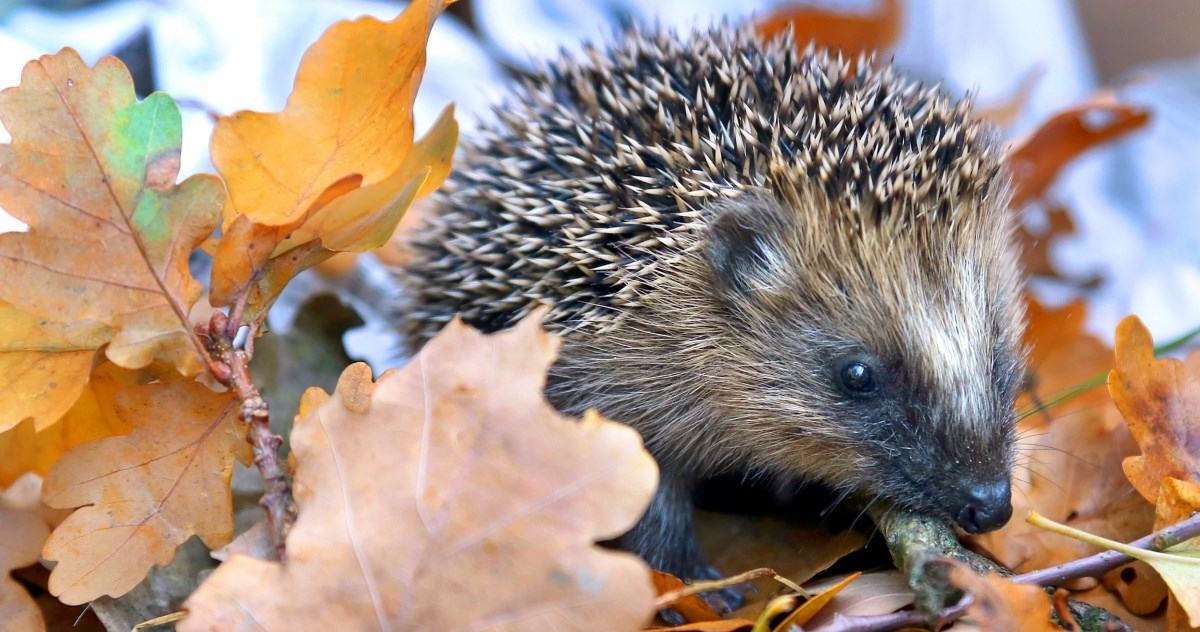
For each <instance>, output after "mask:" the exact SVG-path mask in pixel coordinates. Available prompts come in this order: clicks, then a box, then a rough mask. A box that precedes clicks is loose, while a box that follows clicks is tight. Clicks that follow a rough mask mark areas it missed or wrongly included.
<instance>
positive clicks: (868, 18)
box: [755, 0, 902, 59]
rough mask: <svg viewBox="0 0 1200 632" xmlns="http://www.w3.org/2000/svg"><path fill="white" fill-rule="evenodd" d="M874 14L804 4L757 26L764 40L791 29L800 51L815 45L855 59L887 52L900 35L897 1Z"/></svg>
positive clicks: (883, 0)
mask: <svg viewBox="0 0 1200 632" xmlns="http://www.w3.org/2000/svg"><path fill="white" fill-rule="evenodd" d="M878 4H880V5H881V6H880V7H879V9H878V10H877V11H876V12H875V13H868V14H862V15H854V14H851V13H846V12H841V11H829V10H823V9H818V8H814V7H811V6H808V5H806V4H799V3H797V4H791V5H785V6H783V7H780V8H779V9H776V10H775V11H774V12H772V13H771V14H769V15H767V16H766V17H765V18H763V19H761V20H759V21H758V22H757V23H756V25H755V26H756V27H757V29H758V32H759V34H761V35H762V36H763V37H765V38H768V39H769V38H772V37H775V36H776V35H778V34H780V33H783V32H785V31H787V30H788V29H789V28H790V29H793V31H794V32H795V34H796V45H797V46H799V47H800V48H804V47H806V46H808V44H809V42H815V43H816V44H817V45H818V46H820V47H822V48H828V49H830V50H835V51H841V52H842V54H843V55H845V56H846V57H847V58H850V59H854V58H856V57H858V56H859V55H860V54H863V53H873V52H875V51H879V50H886V49H888V48H890V47H891V46H892V45H893V44H895V43H896V39H897V38H898V37H899V36H900V22H901V17H902V16H901V11H900V0H881V1H880V2H879V3H878Z"/></svg>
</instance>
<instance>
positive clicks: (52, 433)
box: [0, 362, 142, 486]
mask: <svg viewBox="0 0 1200 632" xmlns="http://www.w3.org/2000/svg"><path fill="white" fill-rule="evenodd" d="M141 374H142V372H141V371H129V370H128V369H122V368H120V367H118V366H117V365H115V364H113V363H111V362H105V363H104V364H101V365H100V366H99V367H96V369H95V370H94V371H92V374H91V376H90V378H89V377H88V375H87V374H86V373H85V374H84V377H83V380H85V381H84V382H81V383H83V384H84V389H83V392H82V393H81V394H80V395H79V397H78V398H77V399H76V400H75V404H74V405H72V406H71V408H70V409H69V410H67V412H66V413H65V414H63V415H62V416H61V417H60V418H59V419H57V420H56V421H55V422H54V423H52V424H50V425H49V426H47V427H46V428H42V429H40V430H39V429H37V427H36V424H35V423H34V421H33V420H31V419H27V420H26V421H24V422H22V423H20V424H17V426H16V427H14V428H11V429H9V430H8V431H7V432H2V433H0V486H3V485H9V484H11V483H12V482H13V481H15V480H16V479H17V478H18V477H20V476H21V475H22V474H24V473H26V472H35V473H37V474H40V475H45V474H46V473H47V472H49V471H50V468H51V466H53V465H54V464H55V463H56V462H57V461H58V459H59V458H60V457H61V456H62V455H63V454H65V453H66V452H67V451H68V450H70V449H72V448H74V447H75V446H77V445H83V444H84V443H87V442H89V441H96V440H98V439H103V438H105V437H112V436H116V435H122V434H126V433H128V432H129V431H130V430H132V429H133V428H132V427H131V426H130V425H129V424H128V423H126V422H125V421H123V420H122V419H121V418H120V417H119V416H118V415H117V411H116V408H115V406H114V404H113V398H114V397H115V396H116V394H117V393H118V392H119V391H120V390H121V389H124V388H128V387H131V386H134V385H136V384H137V383H138V381H139V378H140V377H141Z"/></svg>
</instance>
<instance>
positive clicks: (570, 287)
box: [397, 25, 1025, 580]
mask: <svg viewBox="0 0 1200 632" xmlns="http://www.w3.org/2000/svg"><path fill="white" fill-rule="evenodd" d="M496 112H497V115H498V119H499V122H498V123H497V124H495V125H494V126H493V127H491V128H490V129H487V130H485V131H484V132H482V134H481V135H480V137H479V138H477V139H476V141H475V142H474V143H473V144H472V145H470V146H469V147H468V150H467V151H466V155H465V158H464V159H463V160H462V161H461V163H460V164H459V165H457V167H456V169H455V171H454V173H453V174H452V175H451V177H450V180H449V185H448V187H447V189H446V192H445V193H444V195H443V197H442V199H441V203H440V208H439V210H438V211H437V212H435V213H433V214H431V216H430V217H429V218H428V219H427V220H426V223H425V226H424V227H423V228H422V229H421V231H420V232H419V233H418V235H417V237H416V238H415V239H414V240H413V243H412V248H413V250H414V253H415V258H414V261H413V262H412V263H411V264H410V266H408V267H407V268H406V269H403V270H399V271H398V272H397V274H398V277H399V279H400V283H401V285H402V287H403V289H404V293H403V299H402V304H401V305H400V306H399V309H398V311H397V314H398V316H397V318H398V322H399V325H398V326H399V328H400V329H401V331H402V332H403V333H404V334H405V335H406V337H407V339H408V340H409V342H410V344H411V345H412V347H413V349H416V348H417V347H419V346H420V345H421V344H422V343H424V342H425V341H426V340H428V339H429V338H430V337H432V336H433V335H434V334H435V333H436V332H437V331H438V330H439V329H440V328H441V327H442V326H444V325H445V324H446V323H447V322H449V321H450V320H451V319H452V318H453V317H454V315H455V314H461V315H462V318H463V319H464V320H465V321H466V322H468V323H470V324H471V325H474V326H476V327H478V328H481V329H483V330H485V331H495V330H498V329H502V328H504V327H506V326H509V325H511V324H513V323H514V322H515V321H516V320H518V319H520V318H521V317H522V316H524V315H525V314H527V313H529V312H530V311H531V310H533V309H535V308H537V307H539V306H548V307H549V308H550V312H549V315H548V316H547V317H546V320H547V324H548V325H549V326H550V327H552V328H554V329H556V330H558V331H560V332H561V333H562V334H563V336H564V341H563V347H562V353H561V357H560V359H559V360H558V361H557V363H556V364H555V365H554V367H553V368H552V369H551V373H550V375H549V377H548V381H547V396H548V397H549V399H550V401H551V402H552V403H553V404H554V405H555V406H556V407H558V408H559V409H560V410H562V411H563V412H565V413H570V414H575V415H579V414H581V413H582V412H583V411H584V410H585V409H587V408H593V407H594V408H597V409H599V410H600V412H602V413H603V414H605V415H606V416H609V417H610V418H613V419H616V420H619V421H622V422H625V423H628V424H630V425H632V426H634V427H635V428H637V429H638V430H639V431H640V432H641V433H642V435H643V437H644V438H645V441H646V445H647V447H648V449H649V450H650V451H651V452H652V453H653V454H654V456H655V458H656V459H657V460H658V462H659V464H660V467H661V470H662V479H661V484H660V488H659V490H658V493H657V496H656V497H655V499H654V501H653V502H652V504H651V506H650V508H649V510H648V512H647V513H646V515H645V516H644V517H643V518H642V520H641V522H640V523H639V524H638V525H637V526H636V527H635V528H634V529H633V530H632V531H631V532H630V533H629V534H627V535H626V536H625V537H624V538H623V539H622V540H621V544H622V546H624V547H626V548H628V549H629V550H631V551H633V552H635V553H638V554H639V555H641V556H643V557H644V558H645V559H646V560H647V561H648V562H649V563H650V564H651V565H652V566H654V567H656V568H659V569H662V570H665V571H668V572H670V573H673V574H675V575H677V576H679V577H681V578H684V579H693V580H694V579H700V578H709V577H714V576H715V571H714V570H713V569H711V568H710V567H709V566H708V564H707V563H706V562H705V560H704V557H703V555H702V553H701V551H700V550H699V548H698V546H697V544H696V540H695V534H694V532H693V524H692V520H693V518H692V513H693V509H692V491H693V489H694V487H695V485H696V484H697V483H698V482H699V481H702V480H704V479H706V478H708V477H712V476H716V475H722V474H735V475H736V474H738V473H747V472H755V473H766V474H768V475H773V476H776V477H779V478H780V479H781V480H794V479H804V480H810V481H815V482H819V483H821V484H823V485H826V486H828V487H829V488H831V489H833V490H835V491H839V492H844V493H846V494H848V495H853V496H854V497H856V498H858V499H861V500H862V501H863V502H866V503H870V502H882V503H887V504H889V505H891V506H896V507H902V508H905V509H907V510H911V511H915V512H918V513H922V514H925V515H929V516H934V517H938V518H942V519H945V520H947V521H950V522H953V523H956V524H957V525H958V526H960V527H961V528H962V529H964V530H965V531H967V532H970V533H981V532H984V531H988V530H992V529H995V528H998V527H1000V526H1002V525H1003V524H1004V523H1005V522H1007V520H1008V519H1009V517H1010V516H1011V513H1012V507H1011V504H1010V470H1011V467H1012V462H1013V456H1014V418H1013V417H1014V414H1013V408H1014V398H1015V394H1016V390H1017V388H1018V385H1019V383H1020V382H1021V378H1022V374H1023V370H1024V369H1023V367H1024V363H1025V357H1024V352H1023V349H1022V347H1021V332H1022V330H1023V327H1024V311H1023V310H1024V307H1023V303H1022V299H1021V294H1020V292H1021V290H1020V288H1021V281H1020V271H1019V267H1018V263H1017V255H1016V249H1015V248H1016V247H1015V245H1014V242H1013V239H1012V230H1013V222H1014V218H1013V217H1012V214H1011V213H1010V211H1009V210H1008V208H1007V202H1008V199H1009V182H1008V176H1007V174H1006V172H1005V170H1004V167H1003V162H1002V155H1001V152H1000V150H999V148H998V147H997V146H996V141H995V138H994V135H993V134H992V132H991V131H990V130H989V128H988V127H987V126H986V125H985V124H984V123H982V122H981V121H979V120H977V119H975V118H973V117H972V114H971V111H970V106H969V103H967V102H956V101H954V100H952V99H950V98H949V97H947V96H946V95H944V94H943V93H942V92H940V91H939V90H937V89H934V88H928V87H925V86H922V85H920V84H918V83H915V82H913V81H910V80H908V79H906V78H904V77H902V76H900V75H899V74H897V73H896V72H894V71H893V70H892V69H890V68H887V67H885V68H882V69H875V68H871V67H870V65H869V64H865V63H864V64H859V65H858V69H857V70H852V69H851V67H850V65H849V64H847V63H845V62H844V61H842V60H841V59H840V58H838V57H833V56H830V55H827V54H825V53H821V52H812V51H810V52H807V53H804V52H798V51H797V48H796V46H795V44H794V42H793V41H792V40H791V38H790V36H783V37H780V38H777V39H774V40H772V41H769V42H766V41H761V40H760V39H759V38H758V37H757V36H756V35H755V34H754V33H753V31H752V30H750V29H748V28H737V27H733V26H730V25H719V26H716V27H713V28H712V29H710V30H708V31H702V32H695V33H691V34H685V35H680V34H676V33H674V32H672V31H668V30H651V31H632V32H630V33H628V34H626V35H624V36H623V37H622V38H620V39H619V40H618V41H616V42H615V43H614V44H612V45H611V47H610V48H607V49H602V48H588V49H586V50H585V52H584V53H582V54H580V55H578V56H575V57H572V56H566V57H563V58H561V59H559V60H557V61H553V62H549V63H548V64H547V65H545V67H544V68H542V69H541V70H540V71H539V72H537V73H536V74H535V75H534V76H533V77H532V78H531V79H528V80H527V81H526V82H525V83H524V84H523V86H522V87H520V88H519V89H518V90H517V91H516V93H515V96H514V97H512V98H511V99H510V101H509V102H507V103H505V104H504V105H503V106H502V107H500V108H498V109H497V110H496Z"/></svg>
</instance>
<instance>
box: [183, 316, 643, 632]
mask: <svg viewBox="0 0 1200 632" xmlns="http://www.w3.org/2000/svg"><path fill="white" fill-rule="evenodd" d="M539 322H540V317H538V316H533V317H530V318H527V319H525V320H524V321H523V322H522V323H521V324H520V325H518V327H517V328H516V329H515V330H513V331H509V332H505V333H501V334H496V335H493V336H484V335H482V334H480V333H478V332H476V331H474V330H471V329H468V328H467V327H466V326H464V325H462V324H461V322H455V323H453V324H451V325H450V326H449V327H447V328H446V329H445V330H444V331H443V332H442V333H441V334H440V335H439V336H438V337H436V338H435V339H434V340H432V341H431V342H430V343H429V344H428V345H426V347H425V348H424V349H423V350H422V351H421V353H420V354H419V355H418V356H417V357H416V358H414V359H413V360H412V361H410V362H409V363H408V365H406V366H405V367H404V368H403V369H401V370H400V371H399V372H397V373H395V374H393V375H390V376H386V377H384V378H382V379H381V380H380V381H379V382H378V384H377V385H375V386H374V388H373V392H372V388H371V386H370V384H369V382H368V381H367V376H368V375H369V374H368V373H367V372H366V371H363V370H362V369H353V370H351V371H347V373H346V374H344V375H343V378H342V380H343V382H342V383H339V385H338V388H337V390H336V392H335V394H334V395H333V396H332V398H331V399H329V400H328V401H326V402H325V403H324V404H321V405H320V407H319V408H317V409H316V410H313V411H312V412H310V413H309V415H308V416H306V417H305V418H303V419H302V420H300V421H299V422H298V423H297V424H296V426H295V428H294V430H293V432H292V449H293V454H294V456H295V461H296V475H295V493H296V502H297V504H298V505H299V508H300V515H299V519H298V520H297V522H296V525H295V527H293V528H292V530H291V532H290V533H289V534H288V538H287V546H288V562H287V565H286V566H283V565H280V564H278V563H274V562H266V561H262V560H257V559H253V558H248V557H245V556H240V555H234V556H233V557H231V559H230V560H229V561H228V562H225V563H224V564H222V565H221V566H220V567H219V568H218V569H217V570H216V571H215V572H214V573H213V574H212V575H211V576H209V578H208V579H207V580H206V581H205V582H204V583H203V584H202V585H201V586H200V588H199V589H198V590H197V591H196V592H195V593H193V594H192V596H191V597H190V598H189V599H188V600H187V602H186V603H185V607H186V608H187V609H188V610H189V611H190V613H191V614H190V615H189V616H188V618H187V619H185V620H184V621H183V623H182V624H181V626H180V630H193V631H194V630H231V631H237V630H261V629H264V628H266V629H299V628H305V629H346V628H357V627H371V628H375V627H379V628H392V629H416V628H418V627H419V628H421V629H430V630H450V629H466V628H467V627H469V626H470V625H480V624H481V622H486V623H487V627H488V629H490V630H529V629H535V628H536V629H547V630H549V629H568V628H570V629H574V628H579V627H581V625H582V626H586V627H588V628H593V629H598V630H634V629H637V628H638V627H639V626H640V625H641V624H643V623H645V622H646V621H648V620H649V619H650V617H651V615H652V614H653V607H654V606H653V604H654V598H653V589H652V587H651V584H650V577H649V573H648V569H647V568H646V566H645V564H644V563H642V562H641V561H640V560H638V559H636V558H634V557H633V556H630V555H628V554H625V553H619V552H613V551H607V550H602V549H600V548H599V547H597V546H596V545H595V544H594V543H595V542H597V541H601V540H607V539H610V538H613V537H615V536H617V535H619V534H621V533H623V532H624V531H626V530H627V529H629V528H630V527H631V526H633V524H634V523H635V522H636V521H637V519H638V517H639V516H640V515H641V513H642V512H643V511H644V510H645V508H646V506H647V505H648V503H649V501H650V498H651V496H652V495H653V493H654V487H655V484H656V481H657V470H656V467H655V465H654V461H653V459H652V458H651V457H650V455H649V454H648V453H647V452H646V451H645V450H644V449H643V448H642V445H641V439H640V438H639V437H638V435H637V433H636V432H634V431H633V430H632V429H630V428H628V427H625V426H622V425H620V424H615V423H612V422H609V421H605V420H603V419H601V418H600V417H599V416H598V415H596V414H594V413H590V414H588V415H587V416H586V417H585V419H584V420H583V421H582V422H580V421H577V420H572V419H568V418H565V417H562V416H561V415H559V414H558V413H557V412H555V411H554V409H553V408H552V407H551V406H550V405H549V403H548V402H546V400H545V398H544V397H543V395H542V389H543V387H544V384H545V375H546V371H547V369H548V368H549V366H550V364H551V362H552V361H553V359H554V356H555V354H556V352H557V348H558V341H557V339H556V338H552V337H550V336H548V335H547V334H545V333H544V332H542V331H541V327H540V325H539ZM310 392H312V393H314V395H313V396H312V399H314V400H317V401H319V400H320V399H321V397H320V393H319V391H310ZM346 393H354V394H355V395H354V400H355V403H354V404H353V407H354V410H358V411H362V412H359V413H356V412H353V410H351V409H350V408H349V407H348V406H347V400H346V398H345V394H346ZM310 403H311V401H310Z"/></svg>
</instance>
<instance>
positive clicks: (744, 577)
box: [654, 568, 779, 610]
mask: <svg viewBox="0 0 1200 632" xmlns="http://www.w3.org/2000/svg"><path fill="white" fill-rule="evenodd" d="M763 577H775V578H778V577H779V575H778V574H777V573H776V572H775V571H773V570H771V569H769V568H756V569H754V570H752V571H746V572H745V573H741V574H740V575H734V576H733V577H726V578H724V579H714V580H711V581H703V582H696V583H694V584H688V585H687V586H684V587H683V588H680V589H678V590H672V591H670V592H666V593H663V594H662V595H659V597H658V601H656V602H655V604H654V607H655V608H656V609H659V610H661V609H663V608H666V607H668V606H670V605H671V604H673V603H675V602H676V601H679V600H680V599H683V598H684V597H687V596H688V595H694V594H697V593H702V592H709V591H712V590H720V589H722V588H728V587H730V586H737V585H738V584H744V583H746V582H749V581H754V580H756V579H761V578H763Z"/></svg>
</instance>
